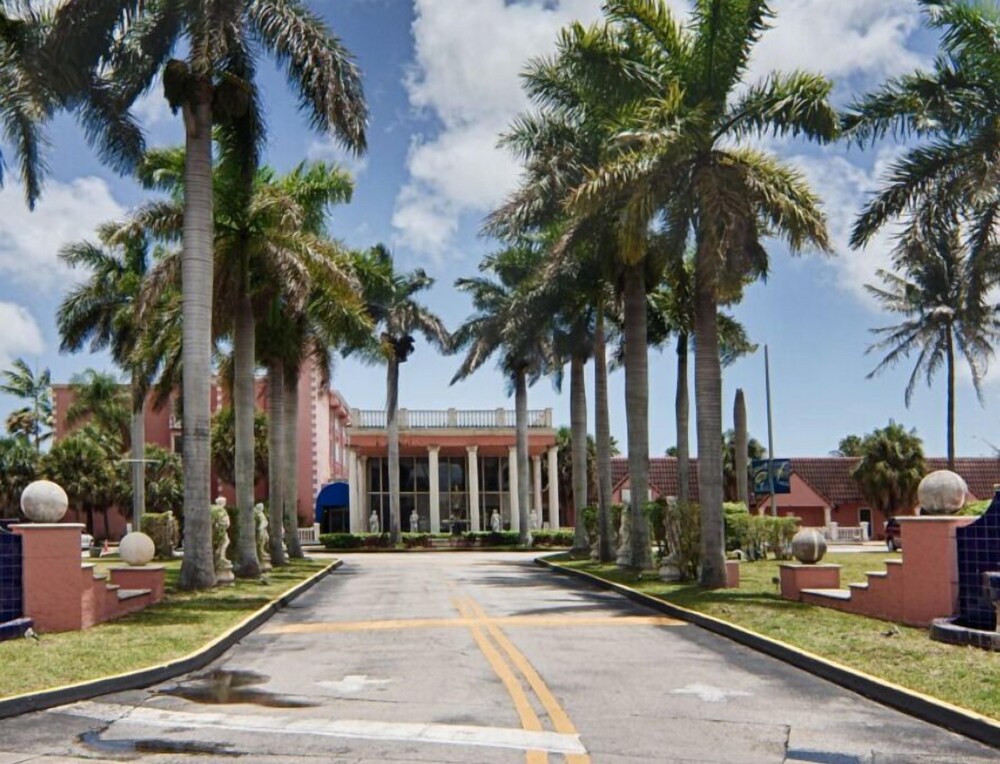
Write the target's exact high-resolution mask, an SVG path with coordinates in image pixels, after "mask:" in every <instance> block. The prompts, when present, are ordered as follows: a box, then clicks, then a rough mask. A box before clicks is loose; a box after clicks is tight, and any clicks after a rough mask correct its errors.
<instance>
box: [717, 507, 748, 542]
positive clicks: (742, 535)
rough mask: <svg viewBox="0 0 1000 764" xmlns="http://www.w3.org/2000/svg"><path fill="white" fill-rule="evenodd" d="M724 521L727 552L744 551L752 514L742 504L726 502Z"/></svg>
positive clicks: (723, 510)
mask: <svg viewBox="0 0 1000 764" xmlns="http://www.w3.org/2000/svg"><path fill="white" fill-rule="evenodd" d="M722 512H723V516H722V520H723V523H724V525H725V530H726V551H727V552H732V551H733V550H735V549H742V548H743V547H744V545H745V544H746V539H747V532H748V529H749V525H750V513H749V512H748V511H747V508H746V505H745V504H744V503H743V502H741V501H737V502H728V501H727V502H725V503H724V504H723V505H722Z"/></svg>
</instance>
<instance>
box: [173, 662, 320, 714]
mask: <svg viewBox="0 0 1000 764" xmlns="http://www.w3.org/2000/svg"><path fill="white" fill-rule="evenodd" d="M268 679H269V677H266V676H264V675H263V674H257V673H255V672H253V671H227V670H225V669H218V670H216V671H211V672H209V673H207V674H202V675H201V676H196V677H194V678H193V679H192V680H191V682H190V683H188V682H185V683H184V684H181V685H177V686H176V687H169V688H167V689H164V690H160V691H159V692H157V693H156V694H157V695H170V696H173V697H176V698H183V699H184V700H189V701H191V702H192V703H203V704H211V705H231V704H235V703H249V704H252V705H256V706H266V707H268V708H309V707H313V706H315V705H316V703H311V702H309V701H307V700H300V699H298V698H292V697H289V696H287V695H279V694H277V693H274V692H268V691H267V690H262V689H260V687H258V685H261V684H265V683H266V682H267V681H268Z"/></svg>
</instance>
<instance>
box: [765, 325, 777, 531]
mask: <svg viewBox="0 0 1000 764" xmlns="http://www.w3.org/2000/svg"><path fill="white" fill-rule="evenodd" d="M764 387H765V389H766V390H767V483H768V488H769V489H770V491H771V516H772V517H777V516H778V500H777V499H776V498H775V496H774V433H773V431H772V429H771V362H770V359H769V357H768V354H767V345H764Z"/></svg>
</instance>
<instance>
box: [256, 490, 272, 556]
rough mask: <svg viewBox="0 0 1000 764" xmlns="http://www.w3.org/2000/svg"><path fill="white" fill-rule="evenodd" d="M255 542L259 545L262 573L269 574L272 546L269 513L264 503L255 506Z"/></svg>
mask: <svg viewBox="0 0 1000 764" xmlns="http://www.w3.org/2000/svg"><path fill="white" fill-rule="evenodd" d="M253 520H254V540H255V542H256V544H257V560H258V562H259V563H260V572H261V573H267V572H268V571H269V570H271V551H270V549H271V545H270V537H269V536H268V520H267V513H266V512H265V511H264V505H263V503H258V504H254V507H253Z"/></svg>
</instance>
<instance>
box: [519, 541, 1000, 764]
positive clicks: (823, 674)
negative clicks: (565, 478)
mask: <svg viewBox="0 0 1000 764" xmlns="http://www.w3.org/2000/svg"><path fill="white" fill-rule="evenodd" d="M535 563H536V564H537V565H540V566H542V567H545V568H549V569H550V570H554V571H557V572H559V573H562V574H564V575H567V576H571V577H573V578H578V579H580V580H582V581H586V582H588V583H590V584H592V585H594V586H597V587H599V588H601V589H605V590H608V591H613V592H616V593H617V594H620V595H622V596H623V597H626V598H628V599H630V600H632V601H633V602H637V603H639V604H640V605H644V606H646V607H648V608H651V609H653V610H656V611H658V612H660V613H663V614H665V615H668V616H670V617H672V618H677V619H679V620H682V621H687V622H688V623H691V624H694V625H695V626H699V627H701V628H703V629H705V630H707V631H710V632H712V633H714V634H718V635H720V636H723V637H726V638H727V639H731V640H733V641H734V642H738V643H739V644H741V645H745V646H747V647H750V648H752V649H754V650H757V651H759V652H762V653H765V654H766V655H770V656H771V657H772V658H777V659H778V660H780V661H784V662H785V663H788V664H790V665H792V666H795V667H796V668H800V669H802V670H803V671H808V672H809V673H810V674H814V675H815V676H818V677H820V678H822V679H826V680H827V681H830V682H833V683H834V684H838V685H840V686H841V687H844V688H846V689H848V690H851V691H852V692H856V693H857V694H859V695H863V696H864V697H866V698H870V699H872V700H875V701H877V702H879V703H882V704H883V705H886V706H889V707H891V708H895V709H896V710H898V711H902V712H903V713H905V714H909V715H910V716H914V717H916V718H918V719H921V720H923V721H925V722H930V723H931V724H935V725H937V726H939V727H944V728H945V729H949V730H951V731H953V732H958V733H959V734H961V735H965V736H966V737H970V738H973V739H974V740H978V741H979V742H981V743H986V744H987V745H991V746H993V747H995V748H1000V723H998V722H996V721H994V720H993V719H990V718H989V717H986V716H983V715H981V714H977V713H976V712H974V711H970V710H968V709H965V708H961V707H960V706H954V705H952V704H950V703H946V702H945V701H943V700H939V699H938V698H934V697H931V696H930V695H924V694H923V693H920V692H916V691H915V690H909V689H907V688H905V687H901V686H899V685H897V684H893V683H892V682H887V681H885V680H883V679H879V678H877V677H874V676H872V675H871V674H866V673H864V672H863V671H858V670H857V669H852V668H849V667H847V666H843V665H841V664H839V663H835V662H833V661H831V660H828V659H827V658H823V657H820V656H819V655H816V654H814V653H810V652H807V651H806V650H801V649H799V648H797V647H793V646H792V645H789V644H786V643H784V642H780V641H778V640H776V639H771V638H770V637H765V636H763V635H761V634H758V633H757V632H755V631H750V630H749V629H744V628H742V627H741V626H736V625H734V624H731V623H729V622H728V621H723V620H721V619H719V618H714V617H712V616H710V615H705V614H703V613H698V612H696V611H694V610H688V609H687V608H683V607H679V606H677V605H673V604H671V603H669V602H666V601H664V600H661V599H658V598H656V597H653V596H651V595H649V594H643V593H642V592H639V591H636V590H635V589H632V588H630V587H628V586H625V585H624V584H617V583H614V582H612V581H605V580H604V579H603V578H599V577H597V576H595V575H593V574H591V573H587V572H585V571H582V570H575V569H573V568H565V567H563V566H562V565H560V564H559V563H557V562H553V561H551V560H548V559H546V558H544V557H536V558H535Z"/></svg>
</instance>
